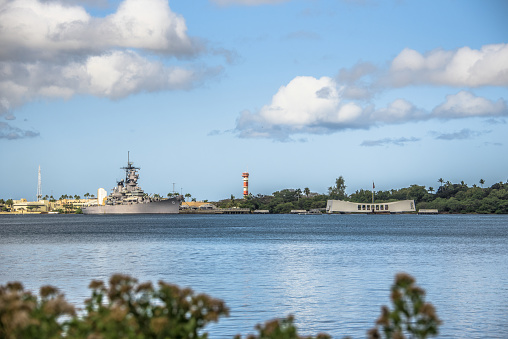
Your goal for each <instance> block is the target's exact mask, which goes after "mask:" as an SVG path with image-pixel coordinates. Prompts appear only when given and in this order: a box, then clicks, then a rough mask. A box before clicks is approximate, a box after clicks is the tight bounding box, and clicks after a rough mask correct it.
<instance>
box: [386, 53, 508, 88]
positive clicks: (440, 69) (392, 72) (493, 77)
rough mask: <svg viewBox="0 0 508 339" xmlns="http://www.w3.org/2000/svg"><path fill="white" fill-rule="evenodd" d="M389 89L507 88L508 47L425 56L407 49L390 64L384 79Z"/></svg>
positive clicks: (427, 54) (428, 54)
mask: <svg viewBox="0 0 508 339" xmlns="http://www.w3.org/2000/svg"><path fill="white" fill-rule="evenodd" d="M384 83H385V84H387V85H389V86H394V87H403V86H408V85H419V84H432V85H446V86H456V87H463V86H466V87H479V86H508V44H494V45H485V46H483V47H482V48H481V49H479V50H476V49H471V48H469V47H462V48H459V49H458V50H455V51H445V50H441V49H436V50H433V51H430V52H429V53H426V54H425V55H422V54H420V53H419V52H417V51H415V50H412V49H409V48H406V49H404V50H403V51H402V52H400V53H399V55H397V57H396V58H395V59H394V60H393V61H392V62H391V66H390V69H389V72H388V75H387V78H386V79H384Z"/></svg>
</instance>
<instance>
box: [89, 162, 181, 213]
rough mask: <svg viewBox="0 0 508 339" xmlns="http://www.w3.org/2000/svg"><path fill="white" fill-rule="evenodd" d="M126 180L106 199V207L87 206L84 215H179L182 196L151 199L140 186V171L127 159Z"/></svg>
mask: <svg viewBox="0 0 508 339" xmlns="http://www.w3.org/2000/svg"><path fill="white" fill-rule="evenodd" d="M122 169H124V170H125V180H124V179H122V180H120V181H118V182H117V186H116V187H115V188H113V192H112V193H111V194H110V195H109V196H108V197H107V198H106V202H105V204H104V205H97V206H86V207H83V208H82V211H83V214H143V213H153V214H169V213H178V211H179V208H180V202H181V201H182V200H183V197H182V196H181V195H178V196H173V197H170V198H167V199H165V198H159V197H151V196H149V195H148V194H146V193H145V192H144V191H143V190H142V189H141V187H139V186H138V179H139V174H138V173H137V171H138V170H139V169H140V168H138V167H134V166H133V163H132V162H130V161H129V159H127V167H122Z"/></svg>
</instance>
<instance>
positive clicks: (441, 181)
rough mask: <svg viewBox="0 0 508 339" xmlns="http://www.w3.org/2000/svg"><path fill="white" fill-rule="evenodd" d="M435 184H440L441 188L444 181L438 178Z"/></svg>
mask: <svg viewBox="0 0 508 339" xmlns="http://www.w3.org/2000/svg"><path fill="white" fill-rule="evenodd" d="M437 182H438V183H440V184H441V186H443V183H444V180H443V178H439V179H437Z"/></svg>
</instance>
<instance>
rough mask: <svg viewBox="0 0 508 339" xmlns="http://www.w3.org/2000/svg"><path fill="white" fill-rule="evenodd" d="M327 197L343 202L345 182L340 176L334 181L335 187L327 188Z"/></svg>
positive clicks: (345, 196)
mask: <svg viewBox="0 0 508 339" xmlns="http://www.w3.org/2000/svg"><path fill="white" fill-rule="evenodd" d="M328 195H329V196H330V198H332V199H339V200H344V199H345V198H347V195H346V181H345V180H344V177H342V175H341V176H340V177H338V178H337V179H335V186H330V187H328Z"/></svg>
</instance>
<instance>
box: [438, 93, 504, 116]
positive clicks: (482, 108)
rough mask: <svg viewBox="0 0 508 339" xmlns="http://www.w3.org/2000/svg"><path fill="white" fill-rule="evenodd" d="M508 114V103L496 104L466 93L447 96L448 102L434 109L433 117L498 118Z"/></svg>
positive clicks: (502, 101) (498, 102) (497, 102)
mask: <svg viewBox="0 0 508 339" xmlns="http://www.w3.org/2000/svg"><path fill="white" fill-rule="evenodd" d="M507 114H508V107H507V106H506V102H505V101H504V100H502V99H499V100H497V101H496V102H493V101H490V100H488V99H485V98H482V97H477V96H475V95H474V94H472V93H470V92H466V91H460V92H459V93H457V94H453V95H447V96H446V101H445V102H444V103H442V104H441V105H439V106H437V107H436V108H434V110H433V111H432V115H433V116H434V117H437V118H445V119H450V118H465V117H496V116H503V115H507Z"/></svg>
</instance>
